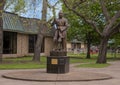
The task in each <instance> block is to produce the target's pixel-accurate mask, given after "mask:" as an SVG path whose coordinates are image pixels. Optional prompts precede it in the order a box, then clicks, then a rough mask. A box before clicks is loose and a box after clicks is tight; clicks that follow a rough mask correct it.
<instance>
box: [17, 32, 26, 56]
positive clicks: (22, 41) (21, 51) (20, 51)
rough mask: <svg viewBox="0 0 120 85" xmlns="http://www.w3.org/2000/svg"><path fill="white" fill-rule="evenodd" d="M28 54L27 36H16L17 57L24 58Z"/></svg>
mask: <svg viewBox="0 0 120 85" xmlns="http://www.w3.org/2000/svg"><path fill="white" fill-rule="evenodd" d="M27 54H28V35H27V34H20V33H18V34H17V56H25V55H27Z"/></svg>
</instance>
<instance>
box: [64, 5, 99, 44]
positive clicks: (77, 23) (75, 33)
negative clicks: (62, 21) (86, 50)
mask: <svg viewBox="0 0 120 85" xmlns="http://www.w3.org/2000/svg"><path fill="white" fill-rule="evenodd" d="M62 7H63V11H64V13H65V17H66V18H67V19H68V22H69V24H70V27H69V29H68V32H67V39H68V41H72V40H73V39H77V40H79V41H83V42H86V34H88V32H91V42H92V44H98V43H99V41H100V38H99V35H98V34H97V33H96V31H95V30H93V29H92V28H91V27H90V26H89V25H88V24H86V23H85V22H84V21H83V20H82V19H81V18H80V17H78V16H77V15H75V14H74V13H73V12H71V11H69V10H68V9H67V8H66V7H65V6H64V5H63V6H62ZM94 8H95V9H96V7H94ZM91 9H92V8H91ZM78 10H79V9H78ZM96 10H97V9H96Z"/></svg>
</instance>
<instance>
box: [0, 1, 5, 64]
mask: <svg viewBox="0 0 120 85" xmlns="http://www.w3.org/2000/svg"><path fill="white" fill-rule="evenodd" d="M4 4H5V0H0V63H1V62H2V53H3V20H2V13H3V8H4Z"/></svg>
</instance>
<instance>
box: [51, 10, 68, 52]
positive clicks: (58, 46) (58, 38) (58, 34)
mask: <svg viewBox="0 0 120 85" xmlns="http://www.w3.org/2000/svg"><path fill="white" fill-rule="evenodd" d="M52 25H56V30H55V35H54V45H55V47H54V50H63V51H66V50H67V47H66V41H67V36H66V32H67V28H68V22H67V19H66V18H64V17H63V12H62V11H60V12H59V17H58V18H57V19H55V20H54V22H53V23H52Z"/></svg>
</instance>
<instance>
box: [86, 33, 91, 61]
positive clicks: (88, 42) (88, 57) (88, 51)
mask: <svg viewBox="0 0 120 85" xmlns="http://www.w3.org/2000/svg"><path fill="white" fill-rule="evenodd" d="M86 37H87V55H86V58H87V59H90V58H91V57H90V45H91V36H90V32H89V33H88V34H87V35H86Z"/></svg>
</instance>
